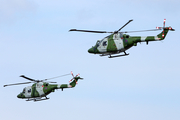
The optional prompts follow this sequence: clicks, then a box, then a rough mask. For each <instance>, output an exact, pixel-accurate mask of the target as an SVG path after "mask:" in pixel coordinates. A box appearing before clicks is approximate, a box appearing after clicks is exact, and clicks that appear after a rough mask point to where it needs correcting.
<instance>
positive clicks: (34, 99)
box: [26, 97, 49, 102]
mask: <svg viewBox="0 0 180 120" xmlns="http://www.w3.org/2000/svg"><path fill="white" fill-rule="evenodd" d="M48 99H49V98H47V97H45V98H43V99H42V98H30V99H28V100H26V101H34V102H37V101H42V100H48Z"/></svg>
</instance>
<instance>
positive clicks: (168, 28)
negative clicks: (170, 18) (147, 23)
mask: <svg viewBox="0 0 180 120" xmlns="http://www.w3.org/2000/svg"><path fill="white" fill-rule="evenodd" d="M165 23H166V19H164V22H163V27H156V29H159V30H162V29H163V32H162V38H164V37H165V34H164V30H171V31H174V29H172V27H171V26H169V27H165Z"/></svg>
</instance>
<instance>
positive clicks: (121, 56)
mask: <svg viewBox="0 0 180 120" xmlns="http://www.w3.org/2000/svg"><path fill="white" fill-rule="evenodd" d="M127 55H129V54H124V55H116V56H111V55H110V56H109V57H108V58H115V57H122V56H127Z"/></svg>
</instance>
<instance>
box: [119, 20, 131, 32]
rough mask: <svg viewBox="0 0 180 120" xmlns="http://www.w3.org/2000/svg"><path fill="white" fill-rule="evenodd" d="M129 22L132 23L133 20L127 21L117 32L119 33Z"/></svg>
mask: <svg viewBox="0 0 180 120" xmlns="http://www.w3.org/2000/svg"><path fill="white" fill-rule="evenodd" d="M131 21H133V19H132V20H129V21H128V22H127V23H126V24H125V25H124V26H122V27H121V28H120V29H119V30H118V31H120V30H121V29H122V28H124V27H125V26H126V25H127V24H129V23H130V22H131Z"/></svg>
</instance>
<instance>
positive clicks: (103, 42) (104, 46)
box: [98, 38, 108, 53]
mask: <svg viewBox="0 0 180 120" xmlns="http://www.w3.org/2000/svg"><path fill="white" fill-rule="evenodd" d="M107 45H108V38H104V39H103V40H101V42H100V45H99V47H98V50H99V52H101V53H105V52H107Z"/></svg>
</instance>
